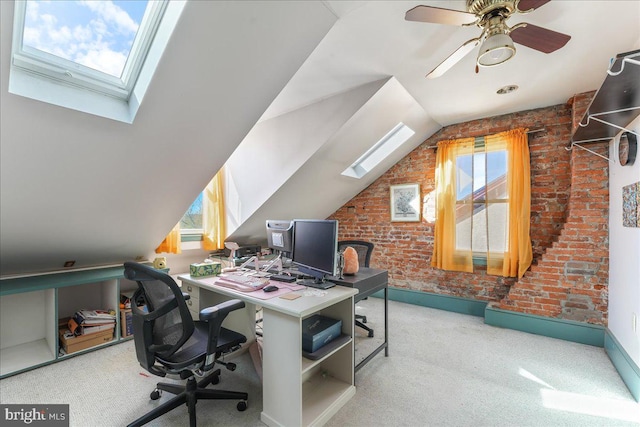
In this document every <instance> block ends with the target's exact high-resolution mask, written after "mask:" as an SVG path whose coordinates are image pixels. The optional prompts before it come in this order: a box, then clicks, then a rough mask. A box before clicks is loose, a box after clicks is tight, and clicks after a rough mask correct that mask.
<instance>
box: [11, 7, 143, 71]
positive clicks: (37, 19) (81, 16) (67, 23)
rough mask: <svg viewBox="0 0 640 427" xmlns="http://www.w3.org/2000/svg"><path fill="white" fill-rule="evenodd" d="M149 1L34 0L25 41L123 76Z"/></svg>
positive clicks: (60, 55) (30, 9) (86, 64)
mask: <svg viewBox="0 0 640 427" xmlns="http://www.w3.org/2000/svg"><path fill="white" fill-rule="evenodd" d="M146 4H147V1H146V0H145V1H132V0H128V1H119V2H114V1H111V0H98V1H86V0H82V1H33V0H30V1H28V2H27V10H26V15H25V25H24V35H23V43H24V45H25V46H30V47H33V48H36V49H38V50H42V51H44V52H48V53H51V54H53V55H56V56H59V57H61V58H65V59H68V60H71V61H74V62H76V63H79V64H82V65H85V66H87V67H90V68H93V69H96V70H99V71H102V72H104V73H107V74H110V75H113V76H116V77H120V76H121V74H122V70H123V69H124V66H125V63H126V61H127V57H128V55H129V51H130V50H131V46H132V44H133V40H134V38H135V35H136V32H137V31H138V27H139V26H140V21H141V20H142V16H143V14H144V10H145V7H146Z"/></svg>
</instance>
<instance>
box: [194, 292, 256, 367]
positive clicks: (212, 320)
mask: <svg viewBox="0 0 640 427" xmlns="http://www.w3.org/2000/svg"><path fill="white" fill-rule="evenodd" d="M244 306H245V304H244V301H241V300H239V299H232V300H229V301H225V302H223V303H220V304H217V305H214V306H213V307H207V308H203V309H202V310H200V320H201V321H206V322H207V323H208V324H209V342H208V343H207V356H206V358H205V363H204V366H203V369H204V371H208V370H210V369H213V365H215V363H216V354H217V352H218V337H219V336H220V330H221V329H222V322H223V321H224V319H225V318H226V317H227V315H228V314H229V313H231V312H232V311H234V310H238V309H240V308H244Z"/></svg>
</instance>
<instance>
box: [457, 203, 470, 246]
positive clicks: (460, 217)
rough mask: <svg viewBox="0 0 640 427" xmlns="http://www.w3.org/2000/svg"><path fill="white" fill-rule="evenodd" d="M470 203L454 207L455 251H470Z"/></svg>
mask: <svg viewBox="0 0 640 427" xmlns="http://www.w3.org/2000/svg"><path fill="white" fill-rule="evenodd" d="M472 207H473V205H472V204H471V203H465V204H458V205H456V249H457V250H467V251H469V250H471V226H472V220H473V217H472V212H471V208H472Z"/></svg>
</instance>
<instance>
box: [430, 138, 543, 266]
mask: <svg viewBox="0 0 640 427" xmlns="http://www.w3.org/2000/svg"><path fill="white" fill-rule="evenodd" d="M530 200H531V189H530V167H529V148H528V142H527V133H526V129H516V130H512V131H508V132H502V133H499V134H496V135H490V136H486V137H481V138H475V139H474V138H465V139H460V140H450V141H441V142H440V143H438V154H437V159H436V225H435V245H434V255H433V258H432V260H431V265H432V266H434V267H437V268H442V269H445V270H452V271H465V272H472V271H473V269H474V263H478V264H480V263H481V264H486V266H487V272H488V273H489V274H495V275H501V276H506V277H515V276H518V277H521V276H522V275H523V274H524V272H525V271H526V270H527V269H528V268H529V266H530V265H531V260H532V250H531V239H530V237H529V218H530Z"/></svg>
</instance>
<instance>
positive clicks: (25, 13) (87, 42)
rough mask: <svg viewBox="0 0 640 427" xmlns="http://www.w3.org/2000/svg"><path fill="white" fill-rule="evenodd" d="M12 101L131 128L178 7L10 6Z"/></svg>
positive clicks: (154, 3)
mask: <svg viewBox="0 0 640 427" xmlns="http://www.w3.org/2000/svg"><path fill="white" fill-rule="evenodd" d="M15 4H16V6H15V12H14V29H13V46H12V63H11V72H10V78H9V91H10V92H11V93H14V94H17V95H21V96H25V97H29V98H32V99H36V100H39V101H43V102H48V103H51V104H55V105H59V106H63V107H67V108H72V109H75V110H78V111H84V112H87V113H91V114H96V115H101V116H103V117H108V118H112V119H115V120H120V121H124V122H128V123H131V122H133V118H134V117H135V113H136V112H137V109H138V107H139V105H140V103H141V102H142V98H143V96H144V93H145V91H146V88H147V86H148V83H149V81H150V78H151V76H152V75H153V72H154V71H155V67H156V65H157V64H158V62H159V58H160V56H161V55H162V52H163V51H164V48H165V46H166V41H167V39H168V35H170V34H171V32H172V31H173V28H174V27H175V24H176V23H177V19H178V17H179V16H180V14H181V12H182V9H183V8H184V3H182V2H171V4H170V3H169V2H168V1H167V0H151V1H147V0H144V1H141V0H127V1H36V0H27V1H23V0H17V1H16V3H15Z"/></svg>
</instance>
